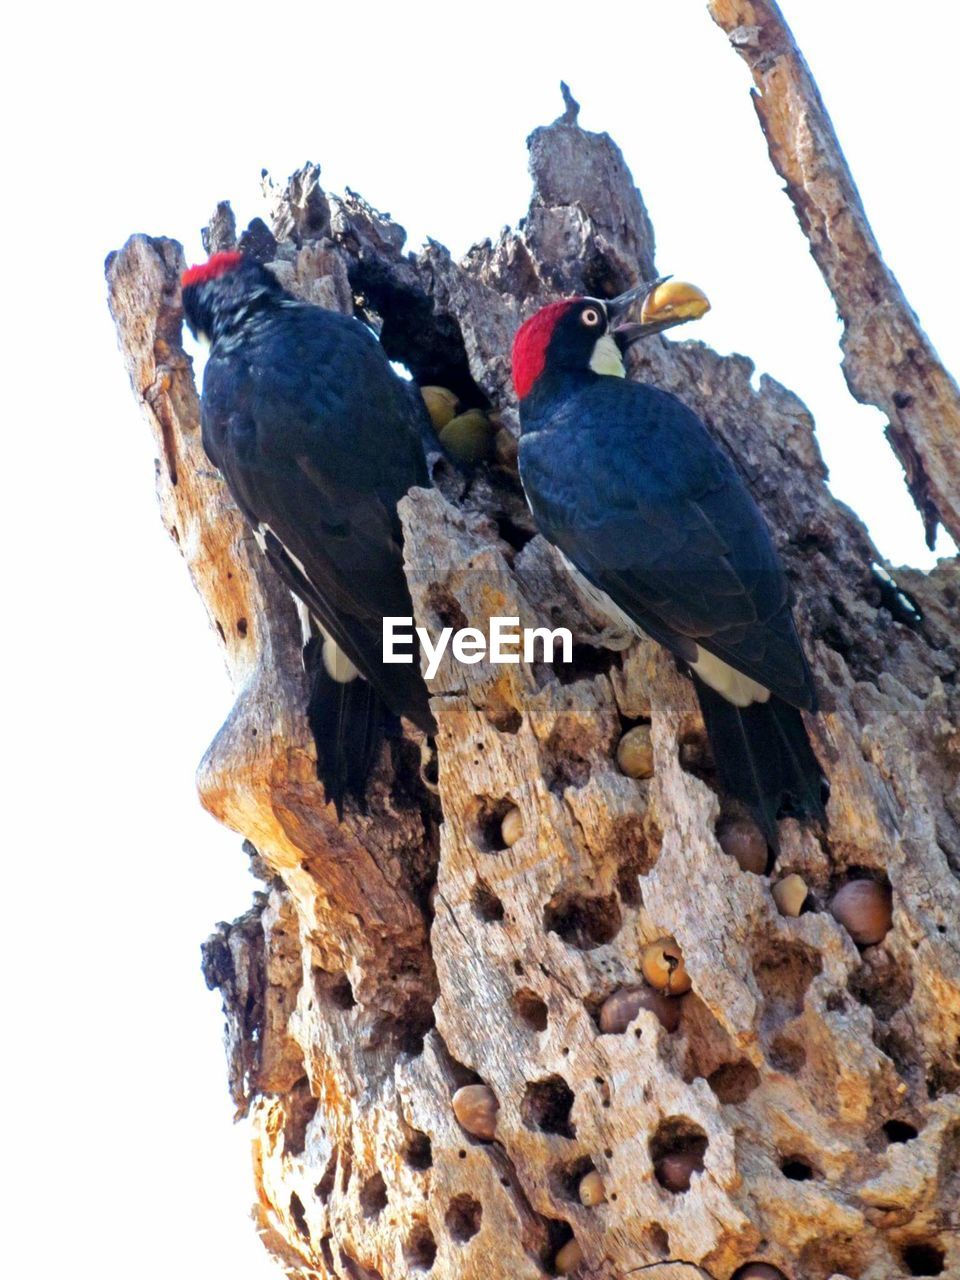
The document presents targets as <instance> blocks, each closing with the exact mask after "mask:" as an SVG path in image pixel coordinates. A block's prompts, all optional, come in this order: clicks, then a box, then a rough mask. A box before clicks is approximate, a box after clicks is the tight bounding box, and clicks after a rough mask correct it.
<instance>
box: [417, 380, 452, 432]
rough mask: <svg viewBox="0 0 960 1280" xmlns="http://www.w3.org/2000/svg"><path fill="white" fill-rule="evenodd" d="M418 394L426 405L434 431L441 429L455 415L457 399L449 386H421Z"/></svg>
mask: <svg viewBox="0 0 960 1280" xmlns="http://www.w3.org/2000/svg"><path fill="white" fill-rule="evenodd" d="M420 394H421V395H422V396H423V403H424V404H425V405H426V406H427V413H429V415H430V421H431V422H432V423H433V429H434V431H442V430H443V428H444V427H445V426H446V425H447V423H448V422H450V421H451V419H452V418H454V417H456V413H457V407H458V406H459V404H460V401H459V399H458V398H457V396H456V395H455V394H454V393H453V392H452V391H451V390H450V388H449V387H421V388H420Z"/></svg>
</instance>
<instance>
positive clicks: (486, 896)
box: [470, 880, 503, 924]
mask: <svg viewBox="0 0 960 1280" xmlns="http://www.w3.org/2000/svg"><path fill="white" fill-rule="evenodd" d="M470 905H471V906H472V907H473V912H474V915H475V916H476V917H477V918H478V919H479V920H482V921H483V922H484V923H485V924H497V923H498V922H499V921H500V920H502V919H503V903H502V902H501V901H500V899H499V898H498V897H497V895H496V894H495V893H494V892H493V890H492V889H491V888H490V886H489V885H488V884H487V882H486V881H485V880H477V882H476V884H474V886H473V890H472V892H471V894H470Z"/></svg>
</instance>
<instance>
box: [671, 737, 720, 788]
mask: <svg viewBox="0 0 960 1280" xmlns="http://www.w3.org/2000/svg"><path fill="white" fill-rule="evenodd" d="M679 759H680V768H681V769H683V771H684V772H685V773H692V774H693V776H694V777H695V778H699V779H700V781H701V782H705V783H706V784H707V785H708V786H709V787H713V788H714V789H716V785H717V766H716V764H715V763H714V759H713V752H712V751H711V749H710V743H709V741H708V739H707V736H706V734H705V733H701V732H699V731H694V732H691V733H687V734H684V736H683V737H682V738H681V739H680V745H679Z"/></svg>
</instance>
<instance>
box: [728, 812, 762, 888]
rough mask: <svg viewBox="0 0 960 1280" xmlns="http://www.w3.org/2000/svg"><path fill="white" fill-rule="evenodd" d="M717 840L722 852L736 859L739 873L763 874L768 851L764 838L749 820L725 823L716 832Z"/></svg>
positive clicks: (735, 819)
mask: <svg viewBox="0 0 960 1280" xmlns="http://www.w3.org/2000/svg"><path fill="white" fill-rule="evenodd" d="M717 840H718V841H719V842H720V848H721V849H722V850H723V852H724V853H726V854H729V856H730V857H731V858H735V859H736V861H737V864H738V865H739V867H740V869H741V871H752V872H753V874H754V875H757V876H762V875H763V874H764V872H765V871H766V869H767V860H768V858H769V856H770V851H769V849H768V848H767V839H766V836H765V835H764V834H763V832H762V831H761V830H760V828H759V827H758V826H757V824H756V823H755V822H753V821H751V819H750V818H733V819H732V820H731V821H730V822H725V823H724V824H723V826H722V827H721V828H720V830H719V831H718V832H717Z"/></svg>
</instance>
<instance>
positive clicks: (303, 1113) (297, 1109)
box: [283, 1076, 317, 1156]
mask: <svg viewBox="0 0 960 1280" xmlns="http://www.w3.org/2000/svg"><path fill="white" fill-rule="evenodd" d="M283 1108H284V1112H285V1117H284V1123H283V1149H284V1151H285V1152H286V1153H287V1155H290V1156H301V1155H303V1152H304V1149H305V1147H306V1145H307V1129H308V1128H309V1126H310V1121H311V1120H312V1119H313V1117H314V1116H315V1115H316V1112H317V1099H316V1098H315V1097H313V1095H312V1094H311V1092H310V1082H309V1081H308V1080H307V1077H306V1076H304V1077H303V1079H302V1080H299V1081H298V1082H297V1083H296V1084H295V1085H294V1086H293V1088H292V1089H291V1090H290V1092H289V1093H288V1094H287V1096H286V1097H285V1098H284V1100H283Z"/></svg>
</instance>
